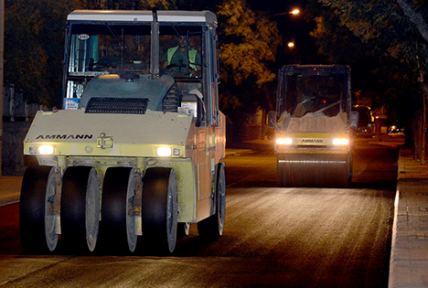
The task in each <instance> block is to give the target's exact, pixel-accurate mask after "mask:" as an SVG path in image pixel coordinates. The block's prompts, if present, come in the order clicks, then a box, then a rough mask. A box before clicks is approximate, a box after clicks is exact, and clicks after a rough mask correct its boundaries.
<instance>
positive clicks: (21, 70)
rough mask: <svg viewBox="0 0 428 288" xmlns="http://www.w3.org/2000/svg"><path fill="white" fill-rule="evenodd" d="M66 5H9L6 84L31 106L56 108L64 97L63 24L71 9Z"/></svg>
mask: <svg viewBox="0 0 428 288" xmlns="http://www.w3.org/2000/svg"><path fill="white" fill-rule="evenodd" d="M64 2H66V1H61V2H57V1H55V0H43V1H41V0H28V1H16V0H13V1H12V0H7V1H6V2H5V11H6V13H5V56H4V58H5V75H4V76H5V84H6V85H7V84H13V85H14V86H15V88H16V89H17V90H18V91H21V92H23V93H24V95H25V97H26V99H27V102H29V103H38V104H44V105H48V106H52V103H54V102H55V101H54V99H55V94H56V93H58V94H60V93H59V91H60V90H59V89H60V82H61V79H60V78H58V77H57V75H58V74H61V73H59V71H61V59H62V51H63V48H62V47H63V40H62V39H63V33H64V24H63V23H64V21H65V17H66V14H67V12H68V11H70V9H71V5H69V4H68V3H64ZM59 39H61V41H60V40H59ZM58 85H59V86H58Z"/></svg>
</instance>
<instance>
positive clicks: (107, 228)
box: [100, 167, 141, 254]
mask: <svg viewBox="0 0 428 288" xmlns="http://www.w3.org/2000/svg"><path fill="white" fill-rule="evenodd" d="M130 177H134V173H133V170H132V168H122V167H114V168H109V169H107V171H106V173H105V176H104V184H103V194H102V195H103V196H102V205H101V207H102V212H101V213H102V217H101V219H102V221H101V224H100V240H101V242H102V243H104V244H103V247H106V248H108V249H109V251H113V252H117V253H121V254H122V253H129V252H131V253H133V252H135V250H136V247H137V236H136V235H135V234H134V233H133V232H135V231H129V230H128V222H127V218H128V207H129V206H128V205H131V204H132V203H130V199H128V189H129V187H128V186H129V184H130ZM139 180H140V181H141V178H140V179H139ZM131 196H132V195H131ZM131 201H132V200H131ZM140 205H141V204H140ZM131 218H132V217H131ZM128 221H130V219H129V218H128ZM128 233H131V234H133V235H132V236H131V237H132V238H130V236H129V235H128Z"/></svg>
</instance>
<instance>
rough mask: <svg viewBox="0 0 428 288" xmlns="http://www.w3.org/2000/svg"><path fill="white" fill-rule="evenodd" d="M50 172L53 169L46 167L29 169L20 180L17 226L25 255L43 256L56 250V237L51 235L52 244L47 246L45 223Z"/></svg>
mask: <svg viewBox="0 0 428 288" xmlns="http://www.w3.org/2000/svg"><path fill="white" fill-rule="evenodd" d="M52 170H54V168H52V167H48V166H35V167H29V168H27V170H26V171H25V174H24V177H23V180H22V186H21V196H20V206H19V226H20V233H21V244H22V247H23V248H24V251H25V253H29V254H43V253H49V252H53V251H54V250H55V249H56V244H57V241H58V235H52V234H51V236H50V237H52V241H54V243H53V244H51V245H48V243H47V240H46V237H47V231H46V222H45V216H46V212H47V211H46V210H47V207H46V206H47V205H48V203H47V201H49V199H46V193H47V185H48V182H49V175H50V173H51V171H52ZM53 173H54V172H53ZM49 246H50V247H49Z"/></svg>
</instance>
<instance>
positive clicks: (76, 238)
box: [61, 167, 100, 253]
mask: <svg viewBox="0 0 428 288" xmlns="http://www.w3.org/2000/svg"><path fill="white" fill-rule="evenodd" d="M96 173H97V172H96V170H95V168H92V167H69V168H67V170H66V171H65V173H64V177H63V185H62V195H61V230H62V240H63V241H64V244H65V247H66V249H67V250H69V251H70V252H73V253H87V252H93V251H94V250H95V246H96V242H97V238H98V228H99V213H100V193H99V185H98V178H97V176H96V175H97V174H96ZM92 193H95V194H94V195H91V194H92ZM88 194H89V195H88ZM88 197H89V198H88ZM90 197H94V199H92V198H90ZM92 210H93V211H92ZM87 211H89V212H87Z"/></svg>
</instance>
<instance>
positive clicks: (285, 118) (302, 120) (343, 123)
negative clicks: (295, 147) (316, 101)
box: [278, 112, 348, 133]
mask: <svg viewBox="0 0 428 288" xmlns="http://www.w3.org/2000/svg"><path fill="white" fill-rule="evenodd" d="M278 127H279V129H280V130H281V131H284V132H288V133H338V132H343V131H346V130H347V128H348V113H346V112H342V113H339V114H337V115H336V116H333V117H329V116H326V115H324V114H322V113H319V114H318V113H307V114H306V115H305V116H303V117H293V116H291V115H290V114H289V113H287V112H285V113H283V114H282V115H281V118H280V119H279V121H278Z"/></svg>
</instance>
